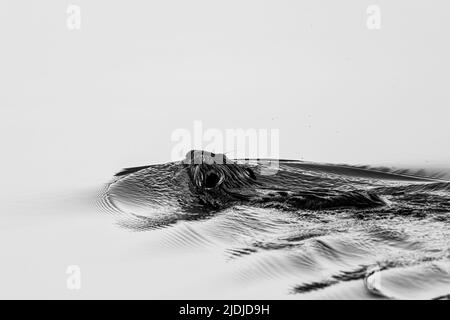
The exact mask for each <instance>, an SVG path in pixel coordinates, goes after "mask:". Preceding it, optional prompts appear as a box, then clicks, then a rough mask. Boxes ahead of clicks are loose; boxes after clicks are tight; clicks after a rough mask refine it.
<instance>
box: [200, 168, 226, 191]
mask: <svg viewBox="0 0 450 320" xmlns="http://www.w3.org/2000/svg"><path fill="white" fill-rule="evenodd" d="M224 179H225V177H224V175H223V174H220V173H218V172H215V171H209V172H207V173H206V178H205V188H206V189H213V188H216V187H218V186H219V185H220V184H222V182H223V180H224Z"/></svg>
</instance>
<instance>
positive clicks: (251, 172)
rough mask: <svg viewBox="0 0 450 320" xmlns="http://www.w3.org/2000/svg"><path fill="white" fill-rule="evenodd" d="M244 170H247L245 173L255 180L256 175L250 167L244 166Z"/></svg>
mask: <svg viewBox="0 0 450 320" xmlns="http://www.w3.org/2000/svg"><path fill="white" fill-rule="evenodd" d="M245 171H247V173H248V175H249V176H250V178H252V179H253V180H256V175H255V173H254V172H253V170H252V169H250V168H246V169H245Z"/></svg>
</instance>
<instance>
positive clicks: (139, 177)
mask: <svg viewBox="0 0 450 320" xmlns="http://www.w3.org/2000/svg"><path fill="white" fill-rule="evenodd" d="M280 161H281V162H280V167H279V171H278V172H277V173H276V174H273V175H265V174H263V170H262V169H264V168H265V167H264V164H263V163H261V162H256V163H255V164H254V165H253V164H250V163H248V162H244V163H241V162H238V161H231V160H230V159H228V158H227V157H226V156H225V155H224V154H215V153H211V152H208V151H202V150H191V151H189V152H188V153H187V154H186V157H185V159H184V160H182V161H178V162H171V163H168V164H162V165H151V166H143V167H135V168H127V169H124V170H123V171H121V172H119V173H118V174H116V177H117V180H116V181H115V182H114V183H113V184H112V185H111V186H110V193H111V194H114V195H115V197H116V198H117V197H120V201H122V202H128V203H138V202H139V203H146V204H147V205H150V206H151V205H158V206H159V207H160V208H162V207H164V208H166V209H168V208H172V209H176V208H177V207H178V209H181V210H182V211H183V212H189V211H190V212H198V211H203V212H204V211H212V210H221V209H224V208H227V207H229V206H232V205H238V204H246V205H251V206H260V207H264V208H268V207H269V208H271V207H272V208H277V209H281V210H299V209H309V210H323V209H335V208H343V207H353V208H371V207H377V206H382V205H384V204H385V202H384V201H383V200H382V199H381V198H380V197H379V196H377V195H376V194H374V193H372V192H370V191H368V190H364V189H363V190H348V189H346V186H345V179H344V180H342V181H340V184H339V183H336V181H335V179H333V178H332V175H330V173H327V172H325V171H324V172H322V174H321V175H320V177H318V176H317V175H310V174H308V171H307V170H301V169H298V170H297V172H296V174H292V172H288V171H286V170H283V167H284V166H287V165H289V162H288V161H282V160H280ZM112 187H113V188H112ZM111 188H112V189H111Z"/></svg>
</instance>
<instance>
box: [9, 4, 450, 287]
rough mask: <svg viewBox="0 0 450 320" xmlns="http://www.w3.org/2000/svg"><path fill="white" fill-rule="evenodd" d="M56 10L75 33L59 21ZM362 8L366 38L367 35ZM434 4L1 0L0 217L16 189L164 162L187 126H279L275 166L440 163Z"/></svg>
mask: <svg viewBox="0 0 450 320" xmlns="http://www.w3.org/2000/svg"><path fill="white" fill-rule="evenodd" d="M70 4H74V5H78V6H80V8H81V29H80V30H69V29H68V28H67V25H66V20H67V17H68V15H67V13H66V9H67V7H68V5H70ZM374 4H375V5H378V6H379V8H380V9H381V29H380V30H369V29H368V28H367V27H366V20H367V18H368V15H367V13H366V9H367V7H368V6H369V5H374ZM449 9H450V5H449V3H448V1H444V0H441V1H439V0H436V1H425V0H420V1H417V0H413V1H411V0H409V1H406V0H402V1H360V0H353V1H345V2H341V1H330V0H328V1H294V0H291V1H284V0H281V1H261V0H258V1H256V0H239V1H237V0H228V1H212V0H202V1H198V0H176V1H174V0H170V1H136V0H132V1H87V0H72V1H57V0H53V1H50V0H44V1H12V0H2V1H1V3H0V41H1V44H0V88H1V89H0V148H1V160H0V163H1V165H2V168H3V173H2V179H1V180H2V181H1V182H0V191H1V193H2V195H3V196H4V198H5V200H4V201H3V205H2V206H3V209H2V211H3V212H2V214H6V215H10V216H9V218H11V217H12V213H11V212H17V211H14V210H16V209H17V205H19V207H20V208H21V210H22V211H21V214H23V215H22V217H24V216H27V215H28V214H29V211H27V210H28V209H30V210H31V208H33V205H31V204H27V203H26V201H25V200H23V198H22V196H23V195H29V196H31V197H35V198H40V193H42V192H47V194H52V192H54V191H59V192H62V191H61V190H82V191H84V190H87V189H89V188H92V189H93V188H95V187H96V186H98V185H99V184H101V183H104V182H107V181H108V179H110V177H111V176H112V175H113V174H114V172H116V171H118V170H120V168H122V167H129V166H138V165H145V164H151V163H160V162H167V161H170V160H171V151H172V148H173V146H174V142H173V141H171V134H172V133H173V132H174V130H176V129H180V128H184V129H188V130H192V128H193V124H194V121H195V120H200V121H202V123H203V127H204V128H205V129H208V128H213V129H219V130H225V129H237V128H242V129H248V128H255V129H267V130H270V129H279V132H280V145H279V150H280V158H285V159H286V158H289V159H304V160H310V161H319V162H329V163H349V164H369V165H393V166H399V165H406V166H411V167H417V168H420V167H425V168H449V167H450V166H448V163H449V160H450V150H449V148H448V144H449V138H450V128H449V120H450V111H449V106H450V90H449V83H450V79H449V75H450V60H449V57H450V42H449V41H448V39H449V31H450V19H449ZM214 151H220V150H214ZM223 151H229V150H223ZM33 199H34V198H33ZM24 203H25V204H24ZM19 211H20V210H19ZM37 211H39V210H37ZM36 214H37V215H38V214H39V212H36ZM9 221H10V223H12V222H11V221H13V220H11V219H10V220H9ZM5 237H6V236H5ZM24 259H25V258H24ZM11 268H13V267H11ZM0 286H1V284H0Z"/></svg>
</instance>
